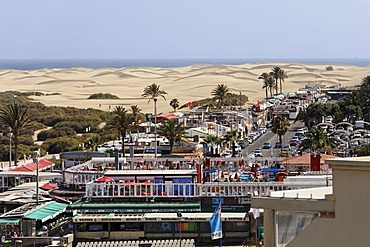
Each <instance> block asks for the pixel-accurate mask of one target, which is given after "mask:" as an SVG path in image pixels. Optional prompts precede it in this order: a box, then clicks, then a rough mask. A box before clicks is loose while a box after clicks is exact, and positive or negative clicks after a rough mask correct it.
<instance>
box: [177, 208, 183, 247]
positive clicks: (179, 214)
mask: <svg viewBox="0 0 370 247" xmlns="http://www.w3.org/2000/svg"><path fill="white" fill-rule="evenodd" d="M177 217H179V219H180V224H179V231H180V247H181V228H182V226H181V219H182V213H181V212H177Z"/></svg>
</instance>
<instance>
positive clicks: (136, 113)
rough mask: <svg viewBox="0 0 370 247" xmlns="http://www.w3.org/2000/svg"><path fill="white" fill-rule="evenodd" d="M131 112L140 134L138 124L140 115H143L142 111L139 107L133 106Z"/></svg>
mask: <svg viewBox="0 0 370 247" xmlns="http://www.w3.org/2000/svg"><path fill="white" fill-rule="evenodd" d="M131 112H132V116H133V117H134V121H135V128H136V132H138V133H139V128H138V125H137V123H138V117H139V114H140V113H141V109H140V108H139V107H138V106H137V105H132V106H131Z"/></svg>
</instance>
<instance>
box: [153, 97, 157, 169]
mask: <svg viewBox="0 0 370 247" xmlns="http://www.w3.org/2000/svg"><path fill="white" fill-rule="evenodd" d="M153 100H154V141H155V144H154V158H155V163H157V101H158V97H157V96H154V97H153Z"/></svg>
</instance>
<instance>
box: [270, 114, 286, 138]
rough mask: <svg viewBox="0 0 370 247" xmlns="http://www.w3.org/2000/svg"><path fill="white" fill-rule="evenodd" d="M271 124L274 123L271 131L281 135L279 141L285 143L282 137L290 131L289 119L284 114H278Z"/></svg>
mask: <svg viewBox="0 0 370 247" xmlns="http://www.w3.org/2000/svg"><path fill="white" fill-rule="evenodd" d="M271 124H272V126H271V131H272V132H273V133H274V134H276V135H278V136H279V142H280V143H283V142H282V139H281V137H282V136H283V135H285V134H286V133H287V132H288V130H289V128H290V122H289V120H288V119H287V118H286V117H284V116H282V115H276V116H274V118H273V119H272V122H271Z"/></svg>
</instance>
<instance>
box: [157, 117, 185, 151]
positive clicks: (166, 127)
mask: <svg viewBox="0 0 370 247" xmlns="http://www.w3.org/2000/svg"><path fill="white" fill-rule="evenodd" d="M158 134H159V135H161V136H164V137H166V138H167V139H168V141H169V142H170V154H172V149H173V145H174V144H175V142H179V141H181V140H182V139H183V137H184V135H185V128H184V126H183V123H177V122H176V120H175V119H169V120H167V121H166V122H164V124H163V125H161V126H159V127H158Z"/></svg>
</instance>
